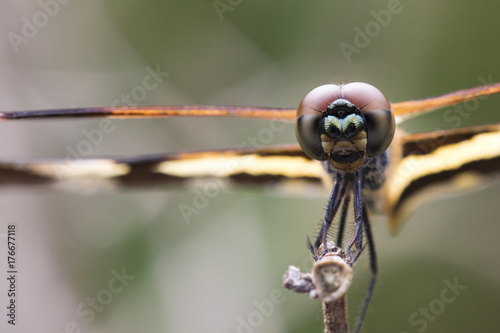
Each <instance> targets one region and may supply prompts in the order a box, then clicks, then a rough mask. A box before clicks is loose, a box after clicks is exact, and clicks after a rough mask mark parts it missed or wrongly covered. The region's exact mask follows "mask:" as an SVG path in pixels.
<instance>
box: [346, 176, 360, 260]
mask: <svg viewBox="0 0 500 333" xmlns="http://www.w3.org/2000/svg"><path fill="white" fill-rule="evenodd" d="M354 178H355V179H354V191H353V192H354V199H353V204H354V226H355V228H356V230H355V232H354V237H353V238H352V241H351V242H350V243H349V245H348V246H347V248H346V251H347V253H349V256H350V258H351V263H350V264H351V266H352V265H353V264H354V262H355V261H356V260H357V259H358V257H359V255H360V254H361V250H362V248H363V205H362V201H361V174H360V173H359V172H356V174H355V176H354ZM353 246H356V255H355V256H354V257H353V255H352V251H351V249H352V247H353Z"/></svg>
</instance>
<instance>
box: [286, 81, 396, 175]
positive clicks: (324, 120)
mask: <svg viewBox="0 0 500 333" xmlns="http://www.w3.org/2000/svg"><path fill="white" fill-rule="evenodd" d="M395 128H396V125H395V121H394V115H393V113H392V111H391V105H390V103H389V101H388V100H387V98H386V97H385V96H384V94H382V92H381V91H380V90H378V89H377V88H375V87H374V86H372V85H369V84H367V83H361V82H353V83H348V84H343V85H336V84H327V85H323V86H319V87H317V88H315V89H313V90H311V91H310V92H309V93H308V94H307V95H306V96H305V97H304V98H303V99H302V101H301V102H300V104H299V107H298V108H297V117H296V123H295V134H296V136H297V140H298V141H299V144H300V146H301V147H302V149H303V150H304V152H305V153H306V154H307V155H309V157H311V158H313V159H316V160H330V162H331V164H332V166H333V167H334V168H335V169H337V170H355V169H357V168H358V167H359V166H360V165H361V162H362V161H363V160H364V158H365V156H368V157H374V156H378V155H380V154H382V153H383V152H384V151H385V150H386V149H387V148H388V147H389V145H390V143H391V141H392V138H393V136H394V131H395Z"/></svg>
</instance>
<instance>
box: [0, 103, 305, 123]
mask: <svg viewBox="0 0 500 333" xmlns="http://www.w3.org/2000/svg"><path fill="white" fill-rule="evenodd" d="M295 112H296V110H295V109H289V108H267V107H245V106H206V105H192V106H138V107H126V106H116V107H113V106H112V107H94V108H74V109H56V110H39V111H14V112H0V121H9V120H21V119H63V118H122V119H130V118H166V117H245V118H261V119H288V120H294V119H295Z"/></svg>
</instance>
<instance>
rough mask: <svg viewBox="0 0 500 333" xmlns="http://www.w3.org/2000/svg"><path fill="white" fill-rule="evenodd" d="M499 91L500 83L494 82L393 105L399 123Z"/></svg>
mask: <svg viewBox="0 0 500 333" xmlns="http://www.w3.org/2000/svg"><path fill="white" fill-rule="evenodd" d="M499 92H500V83H494V84H490V85H485V86H481V87H476V88H471V89H464V90H459V91H455V92H452V93H449V94H445V95H441V96H437V97H431V98H426V99H420V100H416V101H408V102H401V103H394V104H392V105H391V106H392V110H393V111H394V115H395V116H396V119H397V120H398V123H399V122H401V121H403V120H405V119H407V118H412V117H415V116H419V115H422V114H424V113H426V112H430V111H433V110H436V109H440V108H443V107H446V106H450V105H454V104H459V103H463V102H466V101H468V100H471V99H474V98H481V96H488V95H492V94H497V93H499ZM483 98H484V97H483Z"/></svg>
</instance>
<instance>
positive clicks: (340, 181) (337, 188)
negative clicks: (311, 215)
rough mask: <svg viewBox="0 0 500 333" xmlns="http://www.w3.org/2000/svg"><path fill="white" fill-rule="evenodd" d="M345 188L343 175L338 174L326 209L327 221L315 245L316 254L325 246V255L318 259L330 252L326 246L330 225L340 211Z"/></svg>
mask: <svg viewBox="0 0 500 333" xmlns="http://www.w3.org/2000/svg"><path fill="white" fill-rule="evenodd" d="M345 188H346V186H345V181H344V177H343V175H342V174H340V173H337V174H336V175H335V183H334V184H333V188H332V194H331V195H330V199H329V200H328V205H327V207H326V212H325V219H324V220H323V225H322V227H321V230H320V232H319V234H318V237H317V238H316V242H315V243H314V250H315V251H314V252H315V253H316V252H317V250H318V249H319V247H320V245H321V244H323V253H322V254H321V255H320V256H319V257H318V258H317V259H321V258H322V257H323V256H324V255H325V253H326V252H327V251H328V247H327V244H326V242H327V235H328V229H329V228H330V225H331V224H332V221H333V219H334V217H335V214H336V213H337V211H338V209H339V206H340V203H341V201H342V197H343V196H344V194H345ZM339 192H340V193H339Z"/></svg>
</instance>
